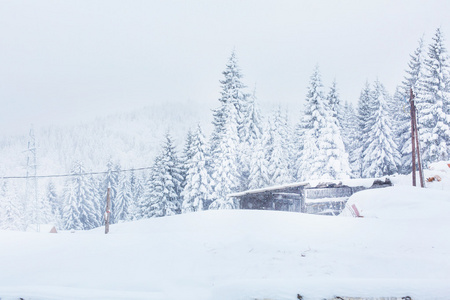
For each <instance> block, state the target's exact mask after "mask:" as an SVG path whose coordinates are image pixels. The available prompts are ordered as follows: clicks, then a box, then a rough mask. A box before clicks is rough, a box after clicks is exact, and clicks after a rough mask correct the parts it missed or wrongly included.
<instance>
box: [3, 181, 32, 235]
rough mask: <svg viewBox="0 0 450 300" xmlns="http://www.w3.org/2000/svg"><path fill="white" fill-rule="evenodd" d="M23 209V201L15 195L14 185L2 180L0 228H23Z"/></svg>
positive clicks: (24, 227) (24, 225)
mask: <svg viewBox="0 0 450 300" xmlns="http://www.w3.org/2000/svg"><path fill="white" fill-rule="evenodd" d="M24 211H25V210H24V206H23V203H21V201H20V200H19V197H18V196H17V190H16V187H15V186H14V185H11V184H8V183H7V182H6V181H2V182H1V186H0V229H4V230H25V229H26V222H25V215H24Z"/></svg>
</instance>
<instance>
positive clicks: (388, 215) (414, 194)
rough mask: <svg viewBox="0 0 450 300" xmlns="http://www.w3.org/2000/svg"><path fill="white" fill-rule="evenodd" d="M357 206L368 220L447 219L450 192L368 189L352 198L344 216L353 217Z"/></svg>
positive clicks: (404, 188)
mask: <svg viewBox="0 0 450 300" xmlns="http://www.w3.org/2000/svg"><path fill="white" fill-rule="evenodd" d="M353 205H354V206H356V208H357V210H358V211H359V213H360V215H361V216H363V217H365V218H380V219H431V220H433V219H436V218H447V217H448V216H449V215H450V191H447V190H444V191H442V190H435V189H422V188H420V187H412V186H411V187H409V186H393V187H389V188H383V189H375V190H366V191H362V192H358V193H355V194H354V195H353V196H351V197H350V198H349V200H348V202H347V205H346V209H345V210H344V211H343V212H342V214H341V215H342V216H352V215H353V214H352V212H351V210H352V207H353Z"/></svg>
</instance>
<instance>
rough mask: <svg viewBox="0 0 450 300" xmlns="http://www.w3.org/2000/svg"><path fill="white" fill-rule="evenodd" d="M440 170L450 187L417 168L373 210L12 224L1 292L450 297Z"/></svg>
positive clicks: (195, 297)
mask: <svg viewBox="0 0 450 300" xmlns="http://www.w3.org/2000/svg"><path fill="white" fill-rule="evenodd" d="M441 165H442V166H445V165H444V164H441ZM449 170H450V169H449ZM434 171H436V172H441V173H440V174H441V175H442V176H441V178H442V181H441V182H446V188H445V189H444V188H442V186H440V185H438V184H440V183H441V182H436V183H433V185H432V186H431V187H430V188H426V189H421V188H418V187H410V186H407V185H402V184H401V181H407V179H410V178H406V177H405V178H397V179H394V181H397V186H394V187H389V188H383V189H377V190H366V191H362V192H358V193H356V194H354V195H353V196H352V197H351V198H350V199H349V202H348V204H349V205H350V204H354V205H356V206H357V207H358V208H359V210H360V212H361V215H362V216H363V217H362V218H354V217H352V216H351V215H350V214H347V213H346V212H345V211H344V212H343V214H342V215H341V216H338V217H330V216H318V215H307V214H300V213H290V212H275V211H251V210H219V211H204V212H195V213H187V214H183V215H176V216H172V217H164V218H151V219H143V220H139V221H134V222H126V223H120V224H115V225H112V226H111V231H110V234H108V235H105V234H104V229H103V228H97V229H94V230H90V231H76V232H70V231H65V232H64V231H63V232H59V233H58V234H50V233H32V232H13V231H0V240H2V245H3V246H2V247H1V248H0V270H1V271H0V298H1V299H7V300H10V299H18V298H19V297H22V298H24V299H33V300H48V299H105V300H106V299H146V300H148V299H155V300H156V299H157V300H161V299H192V300H201V299H214V300H221V299H223V300H228V299H246V300H247V299H277V300H284V299H285V300H288V299H295V298H296V296H297V294H300V295H301V296H302V297H303V299H324V298H327V299H328V298H333V297H334V296H353V297H404V296H410V297H412V299H415V300H416V299H442V300H444V299H448V297H449V295H450V285H449V284H448V278H449V277H450V259H449V257H448V253H449V252H450V239H449V238H448V237H449V235H448V228H449V226H450V219H449V218H448V216H449V214H450V191H449V189H448V187H449V184H448V180H449V179H450V176H449V174H450V172H449V171H447V170H445V169H442V170H434ZM408 185H409V184H408Z"/></svg>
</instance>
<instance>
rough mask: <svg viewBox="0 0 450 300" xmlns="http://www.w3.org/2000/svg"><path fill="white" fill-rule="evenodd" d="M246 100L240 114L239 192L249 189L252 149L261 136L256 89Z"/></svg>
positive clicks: (260, 120)
mask: <svg viewBox="0 0 450 300" xmlns="http://www.w3.org/2000/svg"><path fill="white" fill-rule="evenodd" d="M246 99H247V100H248V101H247V103H246V109H245V110H244V111H243V112H242V117H241V120H242V125H241V127H240V128H241V130H240V144H239V147H240V151H239V152H240V155H239V157H238V159H239V162H238V163H239V166H240V170H241V171H240V173H241V187H240V189H241V190H246V189H248V187H249V176H250V169H251V168H252V166H251V161H252V158H253V157H252V155H253V148H254V147H255V144H256V143H257V142H258V141H259V139H260V138H261V136H262V116H261V112H260V109H259V106H258V103H257V99H256V89H255V90H253V94H252V95H251V96H250V97H247V98H246Z"/></svg>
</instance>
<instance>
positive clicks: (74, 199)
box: [63, 162, 100, 230]
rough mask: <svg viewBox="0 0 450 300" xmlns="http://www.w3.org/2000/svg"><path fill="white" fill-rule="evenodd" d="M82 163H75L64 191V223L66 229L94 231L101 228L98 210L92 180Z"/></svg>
mask: <svg viewBox="0 0 450 300" xmlns="http://www.w3.org/2000/svg"><path fill="white" fill-rule="evenodd" d="M84 173H85V170H84V168H83V165H82V163H81V162H75V163H74V165H73V167H72V170H71V171H70V174H72V175H73V176H72V177H71V178H70V179H69V180H68V181H67V182H66V187H65V191H64V209H63V221H64V224H65V226H64V227H65V229H67V230H70V229H75V230H83V229H92V228H95V227H97V226H99V225H100V224H99V222H98V220H99V216H98V215H97V212H98V208H97V207H96V203H95V202H94V200H95V197H94V190H93V188H92V185H91V178H89V177H87V176H86V175H81V174H84Z"/></svg>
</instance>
